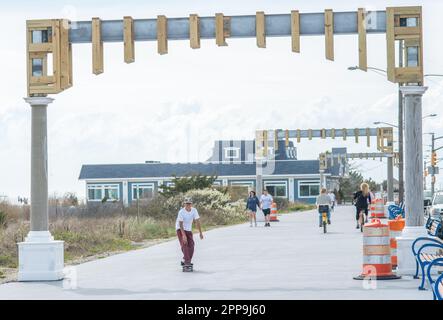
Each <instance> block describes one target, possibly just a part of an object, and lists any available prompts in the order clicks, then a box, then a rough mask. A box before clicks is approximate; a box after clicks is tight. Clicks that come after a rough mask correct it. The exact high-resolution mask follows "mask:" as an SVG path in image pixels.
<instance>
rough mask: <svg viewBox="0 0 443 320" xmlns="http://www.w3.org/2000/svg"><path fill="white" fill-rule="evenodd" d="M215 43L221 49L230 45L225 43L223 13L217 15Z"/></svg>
mask: <svg viewBox="0 0 443 320" xmlns="http://www.w3.org/2000/svg"><path fill="white" fill-rule="evenodd" d="M215 42H216V44H217V45H218V46H219V47H224V46H227V45H228V44H227V43H226V41H225V19H224V16H223V13H216V14H215Z"/></svg>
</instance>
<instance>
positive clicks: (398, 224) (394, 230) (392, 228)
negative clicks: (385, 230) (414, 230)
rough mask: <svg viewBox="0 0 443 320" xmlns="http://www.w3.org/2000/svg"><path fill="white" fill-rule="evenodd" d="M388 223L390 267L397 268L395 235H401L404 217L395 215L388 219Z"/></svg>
mask: <svg viewBox="0 0 443 320" xmlns="http://www.w3.org/2000/svg"><path fill="white" fill-rule="evenodd" d="M388 225H389V238H390V243H389V245H390V247H391V263H392V268H397V239H396V238H397V237H400V236H401V232H402V231H403V229H404V227H405V219H403V218H402V216H397V218H396V219H394V220H389V221H388Z"/></svg>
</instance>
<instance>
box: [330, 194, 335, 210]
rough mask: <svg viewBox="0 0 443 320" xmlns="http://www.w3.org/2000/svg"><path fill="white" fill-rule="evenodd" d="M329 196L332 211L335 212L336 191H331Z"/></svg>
mask: <svg viewBox="0 0 443 320" xmlns="http://www.w3.org/2000/svg"><path fill="white" fill-rule="evenodd" d="M328 196H329V198H331V202H332V204H331V210H332V211H334V208H335V193H334V191H332V190H331V191H329V193H328Z"/></svg>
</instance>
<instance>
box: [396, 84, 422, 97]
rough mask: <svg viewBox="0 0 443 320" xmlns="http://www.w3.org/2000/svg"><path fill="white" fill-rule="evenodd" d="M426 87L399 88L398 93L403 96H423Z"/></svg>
mask: <svg viewBox="0 0 443 320" xmlns="http://www.w3.org/2000/svg"><path fill="white" fill-rule="evenodd" d="M426 90H428V87H423V86H401V87H400V91H401V93H402V94H403V95H405V96H407V95H423V94H424V93H425V92H426Z"/></svg>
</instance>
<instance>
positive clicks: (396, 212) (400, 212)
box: [388, 204, 405, 220]
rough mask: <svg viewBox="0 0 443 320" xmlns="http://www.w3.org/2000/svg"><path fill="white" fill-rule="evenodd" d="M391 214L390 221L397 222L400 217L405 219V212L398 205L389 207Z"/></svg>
mask: <svg viewBox="0 0 443 320" xmlns="http://www.w3.org/2000/svg"><path fill="white" fill-rule="evenodd" d="M388 212H389V220H395V218H397V217H398V216H399V215H401V216H402V217H403V218H404V217H405V210H404V209H403V208H402V207H401V206H398V205H396V204H391V205H390V206H389V207H388Z"/></svg>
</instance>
